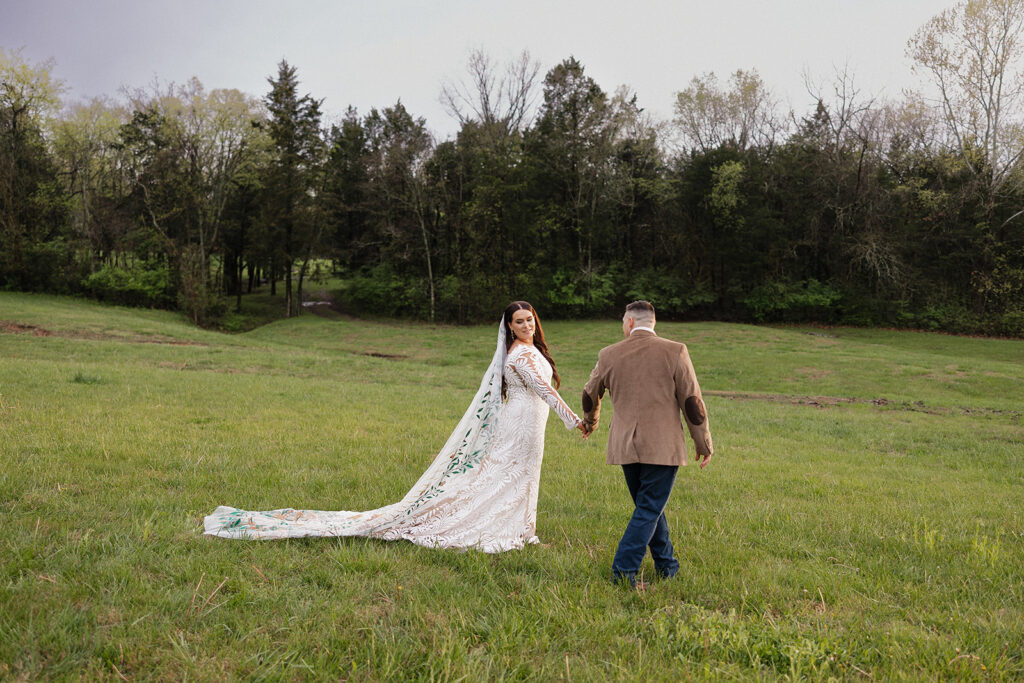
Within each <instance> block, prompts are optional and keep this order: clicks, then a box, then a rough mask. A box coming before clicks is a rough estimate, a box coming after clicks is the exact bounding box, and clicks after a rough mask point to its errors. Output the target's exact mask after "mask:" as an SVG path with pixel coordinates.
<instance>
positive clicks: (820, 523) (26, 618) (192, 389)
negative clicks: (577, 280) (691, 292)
mask: <svg viewBox="0 0 1024 683" xmlns="http://www.w3.org/2000/svg"><path fill="white" fill-rule="evenodd" d="M540 313H541V315H542V316H543V311H541V312H540ZM496 317H497V314H496ZM496 325H497V320H495V325H488V326H478V327H445V326H430V325H424V324H413V323H389V322H367V321H359V320H352V319H345V318H341V317H331V316H330V315H328V316H327V317H321V316H314V315H306V316H302V317H300V318H298V319H294V320H290V321H281V322H277V323H273V324H270V325H266V326H264V327H261V328H258V329H256V330H253V331H251V332H248V333H245V334H239V335H225V334H219V333H215V332H210V331H204V330H199V329H196V328H194V327H192V326H190V325H189V324H187V322H185V321H184V320H183V319H181V318H180V317H179V316H177V315H175V314H172V313H167V312H161V311H142V310H133V309H124V308H112V307H106V306H101V305H98V304H94V303H89V302H84V301H79V300H73V299H64V298H59V297H49V296H38V295H24V294H12V293H0V679H4V678H11V679H15V680H19V679H25V680H29V679H37V678H64V677H76V676H82V677H84V678H89V679H93V678H108V679H112V680H120V679H134V678H159V679H175V680H178V679H183V678H186V677H188V678H199V679H219V678H224V677H236V678H238V677H245V678H260V679H264V678H266V679H289V680H290V679H328V680H338V679H348V680H379V679H386V678H393V677H404V678H413V679H445V680H447V679H458V678H467V679H470V680H477V679H487V678H498V677H505V676H507V677H512V678H522V679H544V680H550V679H559V678H570V679H579V680H594V679H609V678H610V679H623V680H638V679H645V680H646V679H654V680H672V679H679V678H751V677H757V678H768V679H773V678H799V677H808V678H812V679H817V678H828V677H839V678H858V677H864V678H868V677H871V678H873V679H875V680H883V679H891V678H909V679H930V680H931V679H937V678H938V679H948V678H963V679H990V678H995V679H1005V680H1012V679H1020V678H1022V677H1024V653H1022V652H1024V651H1022V646H1021V643H1022V642H1024V602H1022V600H1021V586H1022V585H1024V543H1022V541H1024V519H1022V512H1021V511H1022V510H1024V486H1022V484H1024V462H1022V453H1024V448H1022V446H1021V444H1022V443H1024V427H1022V422H1021V413H1022V411H1024V388H1022V387H1024V342H1021V341H1011V340H997V339H971V338H962V337H952V336H942V335H933V334H923V333H913V332H893V331H879V330H863V329H821V328H795V327H794V328H766V327H753V326H745V325H726V324H716V323H699V324H669V323H663V324H659V326H658V331H659V334H661V335H662V336H665V337H669V338H672V339H676V340H679V341H684V342H686V343H687V344H688V345H689V347H690V352H691V356H692V357H693V360H694V364H695V367H696V370H697V374H698V377H699V379H700V381H701V384H702V387H703V389H704V392H705V398H706V400H707V404H708V412H709V417H710V420H711V427H712V432H713V435H714V439H715V445H716V456H715V458H714V459H713V461H712V464H711V465H710V466H709V467H708V468H707V469H706V470H704V471H700V470H698V469H697V468H696V467H690V468H685V469H683V470H681V472H680V476H679V478H678V480H677V485H676V489H675V492H674V493H673V496H672V499H671V501H670V503H669V509H668V511H667V512H668V516H669V522H670V525H671V527H672V533H673V539H674V541H675V544H676V549H677V553H678V555H679V559H680V562H681V564H682V570H681V571H680V574H679V575H678V576H677V577H675V578H674V579H672V580H670V581H666V582H658V583H654V584H652V585H651V586H650V587H649V588H648V590H646V591H644V592H634V591H628V590H625V589H622V588H616V587H613V586H611V585H609V584H608V582H607V576H608V573H609V569H610V564H611V558H612V555H613V554H614V550H615V545H616V543H617V542H618V539H619V536H620V534H621V532H622V530H623V528H624V526H625V522H626V520H627V519H628V517H629V514H630V511H631V509H630V505H629V500H628V494H627V493H626V489H625V486H624V484H623V482H622V480H621V479H622V475H621V472H620V471H618V470H617V469H616V468H612V467H608V466H606V465H605V464H604V443H605V436H606V431H605V429H604V428H605V427H606V426H607V416H606V417H605V420H604V425H603V426H602V429H601V430H600V431H599V432H598V434H597V435H595V437H593V438H592V439H591V441H590V442H586V443H585V442H582V441H580V440H579V439H578V436H574V434H572V433H568V432H566V431H565V430H563V429H562V428H561V425H560V424H559V423H558V421H557V420H552V421H551V422H550V423H549V425H548V433H547V448H546V453H545V461H544V471H543V477H542V488H541V493H540V503H539V512H538V533H539V535H540V536H541V539H542V541H543V545H541V546H536V547H529V548H527V549H525V550H523V551H521V552H514V553H506V554H503V555H497V556H488V555H484V554H481V553H478V552H450V551H433V550H428V549H424V548H419V547H416V546H413V545H411V544H407V543H383V542H378V541H371V540H365V539H314V540H300V541H294V540H293V541H287V542H231V541H222V540H219V539H209V538H205V537H204V536H202V533H201V522H202V517H203V516H204V515H205V514H208V513H209V512H210V511H212V510H213V508H214V507H216V506H217V505H219V504H228V505H234V506H238V507H244V508H248V509H269V508H277V507H286V506H291V507H303V508H314V509H368V508H373V507H378V506H380V505H383V504H386V503H390V502H394V501H396V500H398V499H399V498H400V497H401V496H402V495H403V494H404V493H405V491H406V490H407V489H408V487H409V486H410V485H411V484H412V483H413V482H414V481H415V480H416V479H417V477H418V476H419V474H420V473H422V471H423V469H424V468H425V467H426V465H427V464H428V463H429V462H430V460H431V459H432V457H433V455H434V449H437V448H439V447H440V446H441V445H442V444H443V443H444V441H445V439H446V438H447V436H448V434H449V432H450V430H451V429H452V428H453V427H454V425H455V423H456V421H457V420H458V418H459V416H461V414H462V412H463V410H464V409H465V407H466V406H467V405H468V402H469V400H470V398H471V397H472V393H473V391H474V390H475V388H476V386H477V384H478V382H479V378H480V374H481V373H482V372H483V370H484V368H485V366H486V365H487V362H488V360H489V358H490V354H491V352H492V351H493V344H494V335H495V332H496ZM545 331H546V333H547V336H548V339H549V342H550V345H551V348H552V352H553V354H554V356H555V359H556V361H557V362H558V366H559V371H560V373H561V375H562V377H563V385H562V394H563V396H565V397H566V399H567V400H568V401H569V402H570V404H571V405H574V406H575V405H577V403H578V396H579V393H580V389H581V388H582V385H583V383H584V382H585V380H586V378H587V376H588V374H589V372H590V369H591V367H592V366H593V362H594V360H595V359H596V355H597V351H598V350H599V349H600V348H601V347H602V346H604V345H606V344H609V343H612V342H614V341H616V340H617V339H618V338H619V336H620V335H621V329H620V325H619V323H618V321H614V320H612V321H598V322H594V321H588V322H559V321H545ZM647 562H648V564H647V565H646V567H645V570H646V572H647V573H648V574H653V568H652V567H651V565H650V560H649V559H648V560H647Z"/></svg>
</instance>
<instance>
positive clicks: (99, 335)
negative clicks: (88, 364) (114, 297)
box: [0, 320, 209, 346]
mask: <svg viewBox="0 0 1024 683" xmlns="http://www.w3.org/2000/svg"><path fill="white" fill-rule="evenodd" d="M0 334H31V335H32V336H35V337H62V338H64V339H89V340H92V341H118V342H124V343H126V344H168V345H171V346H209V344H204V343H203V342H197V341H188V340H183V339H172V338H170V337H162V336H152V337H148V336H144V335H140V334H133V335H118V334H106V333H103V332H85V331H80V330H48V329H46V328H45V327H39V326H38V325H25V324H22V323H16V322H11V321H9V320H0Z"/></svg>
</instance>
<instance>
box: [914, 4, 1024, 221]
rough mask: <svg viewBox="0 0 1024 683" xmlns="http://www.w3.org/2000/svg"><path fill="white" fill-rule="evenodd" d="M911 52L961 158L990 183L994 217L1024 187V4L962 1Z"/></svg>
mask: <svg viewBox="0 0 1024 683" xmlns="http://www.w3.org/2000/svg"><path fill="white" fill-rule="evenodd" d="M907 54H908V56H910V57H911V59H913V61H914V64H915V68H917V69H921V70H923V71H924V72H925V73H926V74H927V75H928V76H929V77H930V80H931V82H932V84H933V85H934V86H935V90H936V98H935V105H936V106H937V107H938V108H939V109H940V110H941V112H942V115H943V118H944V120H945V122H946V125H947V126H948V127H949V129H950V131H951V133H952V135H953V137H954V139H955V140H956V144H957V148H958V152H959V153H960V155H961V157H962V158H963V160H964V162H965V163H966V164H967V166H968V167H969V168H970V169H971V172H972V173H974V174H975V175H976V176H977V177H979V178H980V179H982V180H983V181H984V183H985V186H986V190H987V194H988V207H987V208H988V211H989V215H990V218H991V214H992V212H993V211H994V207H995V203H996V196H997V195H998V194H999V192H1000V191H1001V190H1003V189H1004V188H1005V187H1006V186H1007V184H1008V183H1010V184H1018V183H1022V182H1024V176H1022V174H1021V173H1020V172H1019V171H1020V164H1021V162H1022V158H1024V0H962V1H961V2H959V3H957V4H956V5H955V6H953V7H951V8H950V9H947V10H945V11H943V12H941V13H940V14H937V15H936V16H934V17H932V19H931V20H929V21H928V23H926V24H925V25H924V26H922V27H921V28H920V29H918V31H917V32H916V33H915V34H914V36H913V37H912V38H911V39H910V40H909V41H908V42H907ZM1022 214H1024V211H1020V212H1018V213H1016V214H1014V215H1013V216H1011V217H1010V218H1009V219H1007V221H1006V222H1004V223H1003V225H1006V223H1007V222H1009V221H1010V220H1013V219H1014V218H1016V217H1018V216H1021V215H1022Z"/></svg>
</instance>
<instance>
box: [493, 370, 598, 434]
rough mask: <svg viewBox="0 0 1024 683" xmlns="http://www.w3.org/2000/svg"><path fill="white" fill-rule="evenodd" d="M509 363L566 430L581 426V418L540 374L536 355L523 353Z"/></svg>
mask: <svg viewBox="0 0 1024 683" xmlns="http://www.w3.org/2000/svg"><path fill="white" fill-rule="evenodd" d="M509 362H510V364H511V365H512V370H513V371H514V372H515V373H516V374H517V375H519V377H520V379H522V380H523V384H525V385H526V386H528V387H530V388H531V389H532V390H533V391H534V392H535V393H536V394H537V395H538V396H540V397H541V398H542V399H544V402H545V403H547V404H548V405H549V406H550V407H551V409H552V410H553V411H555V414H556V415H558V417H559V419H561V420H562V422H563V423H565V428H566V429H575V428H576V427H577V426H578V425H579V423H580V418H579V417H577V415H576V413H574V412H572V409H570V408H569V406H567V405H566V404H565V401H563V400H562V397H561V396H559V395H558V392H557V391H556V390H555V388H554V387H553V386H551V385H550V384H548V383H547V381H546V380H545V379H544V376H543V375H542V374H541V373H540V368H539V367H537V356H536V355H534V354H533V353H529V352H528V351H523V352H521V353H519V354H517V355H516V357H515V358H513V359H511V360H510V361H509Z"/></svg>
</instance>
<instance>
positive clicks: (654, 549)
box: [612, 463, 679, 584]
mask: <svg viewBox="0 0 1024 683" xmlns="http://www.w3.org/2000/svg"><path fill="white" fill-rule="evenodd" d="M678 470H679V468H678V467H675V466H671V465H645V464H643V463H633V464H630V465H623V466H622V472H623V474H625V475H626V486H628V487H629V495H630V496H632V497H633V504H634V505H636V507H635V508H634V509H633V517H632V518H631V519H630V520H629V524H628V525H626V533H624V534H623V535H622V540H621V541H619V548H618V550H616V551H615V559H614V560H613V561H612V580H613V581H629V583H631V584H635V583H636V575H637V572H639V571H640V565H641V564H643V561H644V555H646V554H647V548H648V547H650V549H651V556H652V557H653V558H654V569H655V572H657V574H658V576H660V577H663V578H668V577H670V576H674V575H675V574H676V572H678V571H679V562H678V560H676V558H675V555H674V552H673V550H672V541H671V540H670V539H669V537H668V520H666V519H665V505H666V504H667V503H668V497H669V494H671V493H672V485H673V484H674V483H675V480H676V472H677V471H678Z"/></svg>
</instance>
